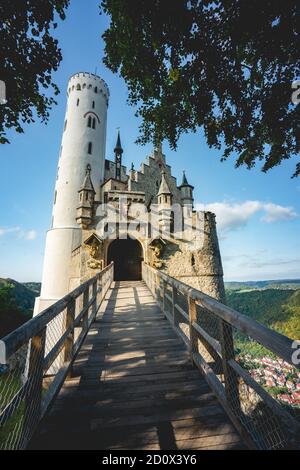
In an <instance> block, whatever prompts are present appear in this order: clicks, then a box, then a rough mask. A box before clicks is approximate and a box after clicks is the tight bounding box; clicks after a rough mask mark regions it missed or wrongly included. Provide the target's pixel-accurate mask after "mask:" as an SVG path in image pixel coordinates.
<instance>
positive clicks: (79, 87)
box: [76, 83, 81, 91]
mask: <svg viewBox="0 0 300 470" xmlns="http://www.w3.org/2000/svg"><path fill="white" fill-rule="evenodd" d="M76 90H78V91H79V90H81V86H80V85H79V83H77V85H76Z"/></svg>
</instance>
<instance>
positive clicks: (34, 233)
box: [24, 230, 37, 240]
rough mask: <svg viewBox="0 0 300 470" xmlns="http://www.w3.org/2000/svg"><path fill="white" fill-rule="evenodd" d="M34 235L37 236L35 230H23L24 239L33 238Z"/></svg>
mask: <svg viewBox="0 0 300 470" xmlns="http://www.w3.org/2000/svg"><path fill="white" fill-rule="evenodd" d="M36 237H37V232H36V230H29V231H28V232H25V235H24V238H25V240H35V238H36Z"/></svg>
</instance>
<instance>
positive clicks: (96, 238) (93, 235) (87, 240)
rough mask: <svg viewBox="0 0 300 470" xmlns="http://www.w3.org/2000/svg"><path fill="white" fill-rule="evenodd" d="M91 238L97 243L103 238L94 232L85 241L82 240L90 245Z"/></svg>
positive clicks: (101, 241)
mask: <svg viewBox="0 0 300 470" xmlns="http://www.w3.org/2000/svg"><path fill="white" fill-rule="evenodd" d="M93 240H96V241H97V242H98V243H100V244H102V243H103V239H102V238H101V237H99V235H97V234H96V233H92V235H90V236H89V237H88V238H87V239H86V240H85V241H84V244H85V245H90V244H91V242H92V241H93Z"/></svg>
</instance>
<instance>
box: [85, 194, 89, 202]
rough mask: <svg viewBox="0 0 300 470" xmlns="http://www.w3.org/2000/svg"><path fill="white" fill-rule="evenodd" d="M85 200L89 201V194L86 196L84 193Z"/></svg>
mask: <svg viewBox="0 0 300 470" xmlns="http://www.w3.org/2000/svg"><path fill="white" fill-rule="evenodd" d="M85 200H86V201H88V200H89V194H88V193H86V195H85Z"/></svg>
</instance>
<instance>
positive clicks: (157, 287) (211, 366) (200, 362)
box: [143, 263, 300, 449]
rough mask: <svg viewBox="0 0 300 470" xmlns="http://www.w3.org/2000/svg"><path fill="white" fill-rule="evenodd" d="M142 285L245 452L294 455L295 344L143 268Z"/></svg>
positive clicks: (299, 383)
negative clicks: (284, 451) (280, 451)
mask: <svg viewBox="0 0 300 470" xmlns="http://www.w3.org/2000/svg"><path fill="white" fill-rule="evenodd" d="M143 280H144V281H145V283H146V284H147V285H148V287H149V288H150V290H151V292H152V294H153V295H154V297H155V298H156V300H157V301H158V303H159V304H160V306H161V309H162V310H163V312H164V314H165V316H166V317H167V318H168V320H169V321H170V323H171V324H172V325H173V327H174V329H175V331H176V332H177V334H178V335H179V336H180V337H181V339H182V340H183V341H184V342H185V344H186V346H187V347H188V349H189V351H190V354H191V358H192V360H193V362H194V364H195V365H196V366H197V367H198V368H199V369H200V371H201V372H202V373H203V374H204V376H205V378H206V380H207V382H208V383H209V385H210V386H211V388H212V390H213V391H214V393H215V394H216V395H217V397H218V399H219V401H220V402H221V404H222V405H223V408H224V409H225V411H226V412H227V414H228V415H229V417H230V418H231V420H232V422H233V424H234V425H235V427H236V428H237V430H238V431H239V432H240V434H241V436H242V437H243V439H244V441H245V443H246V444H247V445H248V447H250V448H253V449H299V448H300V393H299V392H300V372H299V369H300V364H299V362H300V361H295V360H294V357H295V354H294V353H295V349H294V345H295V342H294V341H293V340H291V339H290V338H288V337H286V336H283V335H281V334H280V333H277V332H275V331H273V330H271V329H269V328H267V327H265V326H264V325H262V324H260V323H258V322H256V321H255V320H253V319H251V318H249V317H247V316H245V315H242V314H240V313H239V312H237V311H235V310H233V309H232V308H230V307H227V306H226V305H224V304H222V303H220V302H218V301H217V300H215V299H213V298H212V297H209V296H208V295H205V294H204V293H202V292H200V291H198V290H197V289H193V288H191V287H190V286H188V285H186V284H184V283H182V282H180V281H178V280H176V279H174V278H172V277H170V276H168V275H166V274H165V273H163V272H161V271H158V270H157V269H154V268H152V267H150V266H149V265H146V264H145V263H144V264H143ZM299 344H300V343H299ZM253 351H254V352H255V354H253ZM282 384H285V386H286V387H289V388H290V390H291V393H292V394H291V395H290V396H293V393H294V397H295V400H294V402H291V401H290V400H288V395H287V394H284V393H280V391H281V388H280V386H282ZM297 397H298V398H297Z"/></svg>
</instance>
